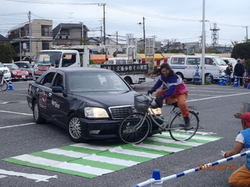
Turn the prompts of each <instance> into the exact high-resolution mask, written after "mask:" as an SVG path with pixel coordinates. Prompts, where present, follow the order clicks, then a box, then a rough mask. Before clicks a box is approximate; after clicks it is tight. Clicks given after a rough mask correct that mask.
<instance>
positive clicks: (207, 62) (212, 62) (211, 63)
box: [205, 58, 214, 65]
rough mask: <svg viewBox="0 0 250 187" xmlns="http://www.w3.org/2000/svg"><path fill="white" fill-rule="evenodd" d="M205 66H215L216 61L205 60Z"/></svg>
mask: <svg viewBox="0 0 250 187" xmlns="http://www.w3.org/2000/svg"><path fill="white" fill-rule="evenodd" d="M205 64H206V65H214V61H213V59H212V58H205Z"/></svg>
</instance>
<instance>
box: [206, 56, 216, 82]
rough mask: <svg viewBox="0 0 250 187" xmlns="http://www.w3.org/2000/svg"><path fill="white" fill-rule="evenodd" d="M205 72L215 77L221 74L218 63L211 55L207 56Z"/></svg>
mask: <svg viewBox="0 0 250 187" xmlns="http://www.w3.org/2000/svg"><path fill="white" fill-rule="evenodd" d="M205 74H211V75H212V76H213V78H214V79H217V78H218V76H219V71H218V68H217V66H216V63H215V61H214V59H213V58H211V57H206V58H205Z"/></svg>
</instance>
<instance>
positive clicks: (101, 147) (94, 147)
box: [71, 143, 112, 151]
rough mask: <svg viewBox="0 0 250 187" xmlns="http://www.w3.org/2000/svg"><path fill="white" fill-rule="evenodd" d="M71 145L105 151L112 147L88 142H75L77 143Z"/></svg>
mask: <svg viewBox="0 0 250 187" xmlns="http://www.w3.org/2000/svg"><path fill="white" fill-rule="evenodd" d="M71 146H74V147H82V148H87V149H93V150H98V151H106V150H107V149H110V148H112V147H110V146H102V145H99V146H98V145H90V144H86V143H77V144H73V145H71Z"/></svg>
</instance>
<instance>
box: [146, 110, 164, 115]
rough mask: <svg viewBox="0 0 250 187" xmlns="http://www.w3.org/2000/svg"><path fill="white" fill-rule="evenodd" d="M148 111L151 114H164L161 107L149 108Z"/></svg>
mask: <svg viewBox="0 0 250 187" xmlns="http://www.w3.org/2000/svg"><path fill="white" fill-rule="evenodd" d="M148 111H149V113H150V114H151V115H161V114H162V111H161V108H149V109H148Z"/></svg>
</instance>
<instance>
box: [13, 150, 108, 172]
mask: <svg viewBox="0 0 250 187" xmlns="http://www.w3.org/2000/svg"><path fill="white" fill-rule="evenodd" d="M12 158H14V159H17V160H22V161H25V162H29V163H33V164H40V165H43V166H52V167H56V168H60V169H66V170H71V171H76V172H82V173H89V174H93V175H103V174H106V173H111V172H113V171H112V170H108V169H102V168H95V167H92V166H84V165H81V164H76V163H69V162H60V161H56V160H50V159H46V158H42V157H37V156H33V155H27V154H24V155H20V156H16V157H12Z"/></svg>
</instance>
